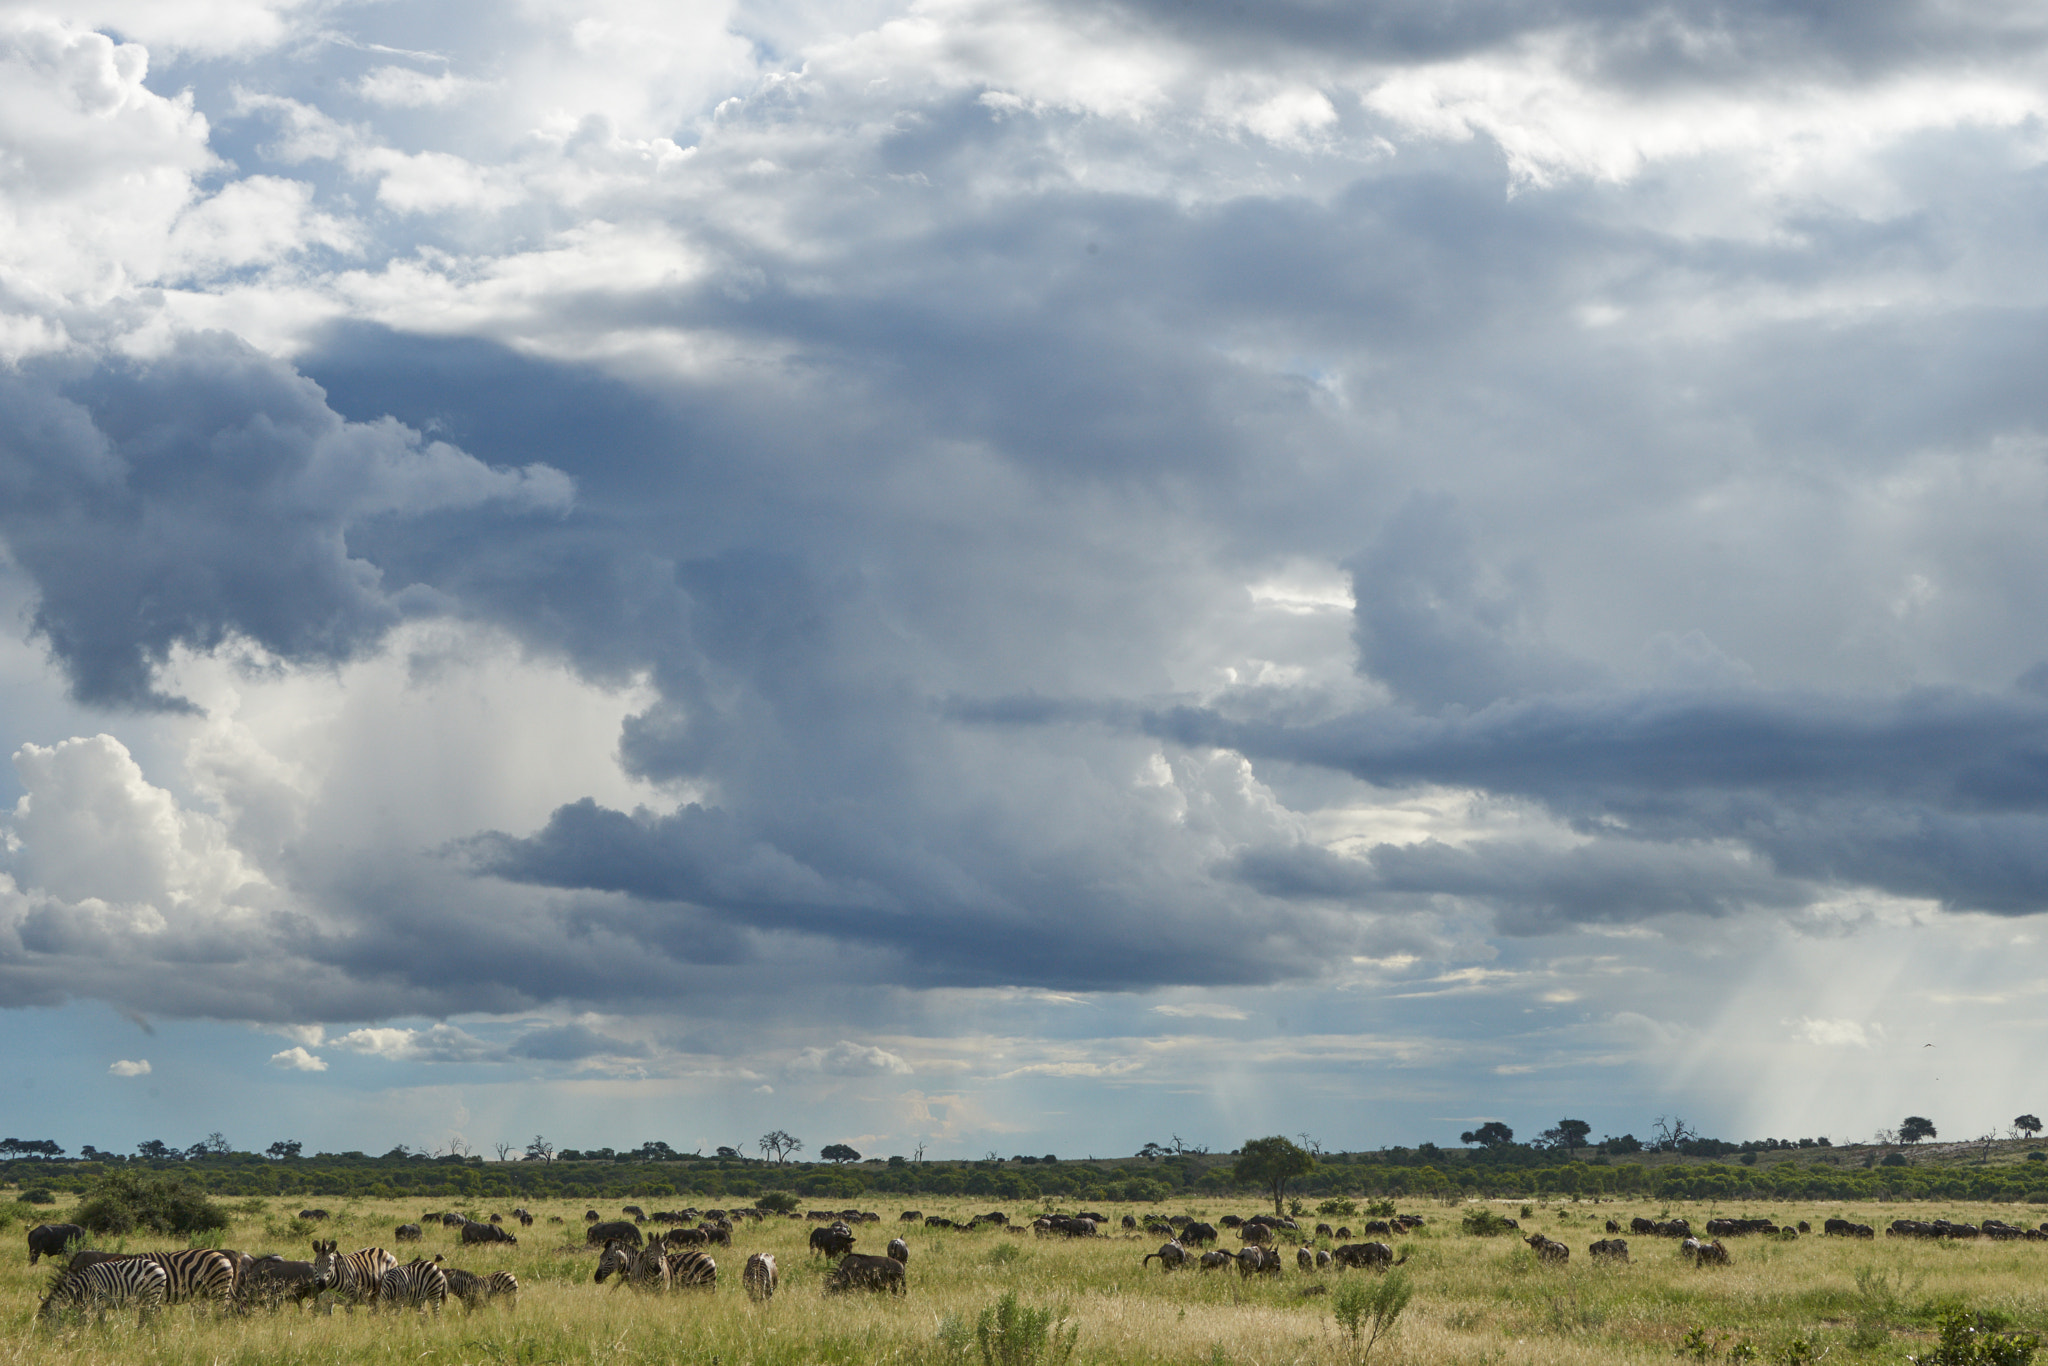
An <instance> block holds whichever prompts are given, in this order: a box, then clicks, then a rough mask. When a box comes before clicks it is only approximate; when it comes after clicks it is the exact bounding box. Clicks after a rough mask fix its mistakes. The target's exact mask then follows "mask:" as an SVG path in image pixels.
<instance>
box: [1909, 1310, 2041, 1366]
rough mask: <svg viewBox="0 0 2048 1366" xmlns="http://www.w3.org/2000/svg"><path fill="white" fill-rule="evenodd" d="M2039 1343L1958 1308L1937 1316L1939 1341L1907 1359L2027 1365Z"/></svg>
mask: <svg viewBox="0 0 2048 1366" xmlns="http://www.w3.org/2000/svg"><path fill="white" fill-rule="evenodd" d="M2039 1345H2040V1339H2039V1338H2036V1337H2035V1336H2034V1335H2033V1334H2032V1333H2001V1332H1997V1331H1995V1330H1994V1329H1992V1328H1990V1327H1988V1326H1987V1325H1985V1324H1984V1323H1983V1322H1982V1321H1981V1320H1980V1319H1979V1318H1978V1316H1977V1315H1975V1314H1972V1313H1970V1311H1969V1310H1967V1309H1960V1308H1958V1309H1951V1310H1949V1311H1948V1312H1947V1313H1945V1314H1943V1315H1942V1316H1941V1341H1940V1342H1939V1343H1938V1344H1937V1345H1936V1347H1935V1349H1934V1350H1933V1351H1932V1352H1930V1353H1928V1354H1927V1355H1925V1356H1918V1357H1913V1358H1911V1360H1913V1361H1915V1362H1918V1363H1920V1366H2028V1363H2029V1362H2031V1361H2033V1359H2034V1349H2035V1347H2037V1346H2039Z"/></svg>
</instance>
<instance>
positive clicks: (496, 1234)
mask: <svg viewBox="0 0 2048 1366" xmlns="http://www.w3.org/2000/svg"><path fill="white" fill-rule="evenodd" d="M462 1242H463V1245H464V1246H465V1247H466V1246H468V1245H470V1244H472V1243H510V1244H512V1246H514V1247H517V1246H519V1238H518V1236H517V1235H515V1234H513V1233H510V1232H508V1231H507V1230H506V1229H505V1228H504V1227H503V1226H502V1225H500V1224H464V1225H463V1226H462Z"/></svg>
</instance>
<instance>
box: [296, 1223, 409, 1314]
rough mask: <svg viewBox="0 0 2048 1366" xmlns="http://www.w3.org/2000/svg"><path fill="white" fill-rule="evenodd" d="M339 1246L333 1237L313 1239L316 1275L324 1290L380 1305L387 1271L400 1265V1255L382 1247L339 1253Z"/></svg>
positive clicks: (354, 1299) (357, 1300)
mask: <svg viewBox="0 0 2048 1366" xmlns="http://www.w3.org/2000/svg"><path fill="white" fill-rule="evenodd" d="M336 1246H337V1244H336V1243H335V1240H334V1239H332V1238H329V1239H327V1240H326V1241H325V1242H322V1241H321V1240H320V1239H318V1238H315V1239H314V1240H313V1274H314V1275H315V1276H316V1277H318V1278H319V1280H320V1282H321V1289H323V1290H332V1291H335V1292H336V1293H338V1294H342V1295H346V1296H348V1297H349V1299H351V1300H353V1301H355V1302H357V1303H362V1302H368V1303H370V1304H372V1305H374V1304H376V1302H377V1289H378V1286H379V1285H380V1284H381V1282H382V1281H383V1279H384V1273H385V1272H387V1271H389V1270H390V1269H391V1268H392V1267H394V1266H397V1265H398V1258H396V1257H394V1256H392V1255H391V1254H390V1253H388V1252H386V1251H385V1250H384V1249H383V1248H381V1247H366V1248H363V1249H362V1250H361V1251H358V1252H348V1253H337V1252H336V1251H335V1247H336Z"/></svg>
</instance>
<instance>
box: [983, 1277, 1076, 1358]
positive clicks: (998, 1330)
mask: <svg viewBox="0 0 2048 1366" xmlns="http://www.w3.org/2000/svg"><path fill="white" fill-rule="evenodd" d="M1062 1326H1064V1328H1065V1331H1064V1332H1062V1331H1061V1328H1062ZM1080 1334H1081V1325H1080V1324H1078V1323H1072V1322H1069V1321H1068V1320H1067V1318H1066V1316H1065V1315H1064V1314H1062V1313H1061V1312H1060V1311H1058V1310H1055V1309H1033V1308H1030V1307H1029V1306H1027V1305H1022V1304H1019V1303H1018V1302H1017V1293H1016V1292H1015V1291H1014V1290H1008V1291H1004V1292H1003V1297H1002V1298H1001V1299H999V1300H997V1301H996V1302H995V1303H994V1304H992V1305H990V1306H988V1308H986V1309H984V1310H982V1311H981V1318H980V1319H979V1320H978V1321H977V1322H976V1323H975V1325H974V1345H975V1347H976V1349H977V1350H978V1351H979V1352H980V1354H981V1366H1059V1363H1061V1362H1064V1361H1067V1360H1068V1359H1070V1358H1071V1357H1072V1356H1073V1355H1074V1340H1075V1339H1076V1338H1078V1337H1079V1336H1080Z"/></svg>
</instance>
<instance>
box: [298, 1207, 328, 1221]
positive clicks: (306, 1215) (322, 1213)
mask: <svg viewBox="0 0 2048 1366" xmlns="http://www.w3.org/2000/svg"><path fill="white" fill-rule="evenodd" d="M299 1217H300V1218H301V1219H304V1220H305V1221H307V1222H308V1223H312V1224H317V1223H319V1222H320V1221H321V1220H322V1219H325V1218H327V1217H328V1215H327V1211H326V1210H324V1209H302V1210H300V1211H299Z"/></svg>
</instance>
